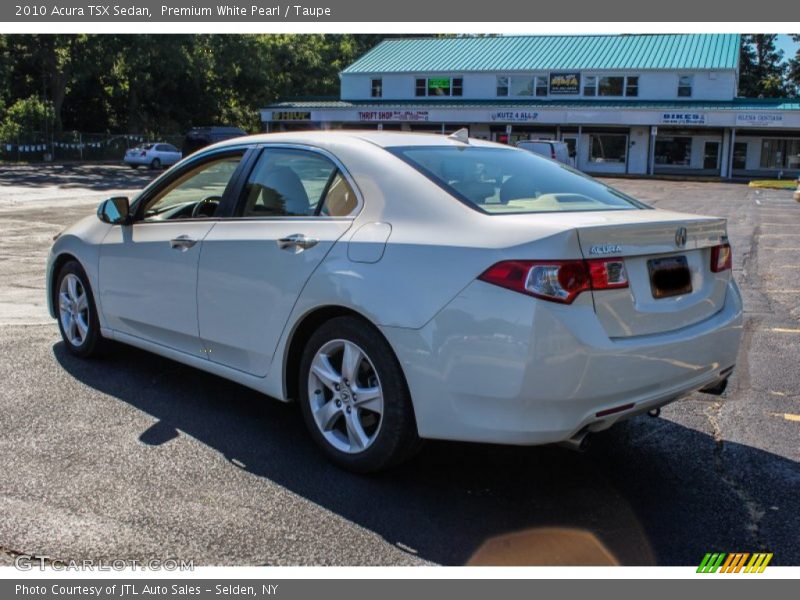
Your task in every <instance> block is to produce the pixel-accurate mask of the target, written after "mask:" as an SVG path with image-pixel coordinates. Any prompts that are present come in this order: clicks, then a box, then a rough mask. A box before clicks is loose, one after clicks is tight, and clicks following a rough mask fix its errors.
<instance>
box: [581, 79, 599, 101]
mask: <svg viewBox="0 0 800 600" xmlns="http://www.w3.org/2000/svg"><path fill="white" fill-rule="evenodd" d="M583 95H584V96H597V77H595V76H594V75H587V76H586V77H584V78H583Z"/></svg>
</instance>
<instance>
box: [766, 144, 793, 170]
mask: <svg viewBox="0 0 800 600" xmlns="http://www.w3.org/2000/svg"><path fill="white" fill-rule="evenodd" d="M761 168H762V169H789V170H792V171H794V170H798V169H800V139H765V140H764V141H762V142H761Z"/></svg>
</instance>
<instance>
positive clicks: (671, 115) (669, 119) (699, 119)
mask: <svg viewBox="0 0 800 600" xmlns="http://www.w3.org/2000/svg"><path fill="white" fill-rule="evenodd" d="M661 122H662V123H664V124H667V125H705V124H706V115H705V113H685V112H665V113H661Z"/></svg>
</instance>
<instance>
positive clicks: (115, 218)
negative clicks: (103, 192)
mask: <svg viewBox="0 0 800 600" xmlns="http://www.w3.org/2000/svg"><path fill="white" fill-rule="evenodd" d="M97 218H98V219H100V220H101V221H102V222H103V223H109V224H111V225H128V224H129V223H130V219H131V215H130V202H129V200H128V198H127V197H126V196H113V197H111V198H109V199H108V200H103V201H102V202H101V203H100V206H98V207H97Z"/></svg>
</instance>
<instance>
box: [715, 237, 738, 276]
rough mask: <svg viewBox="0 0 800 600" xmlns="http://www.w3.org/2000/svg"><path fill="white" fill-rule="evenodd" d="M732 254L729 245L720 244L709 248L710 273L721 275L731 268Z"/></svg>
mask: <svg viewBox="0 0 800 600" xmlns="http://www.w3.org/2000/svg"><path fill="white" fill-rule="evenodd" d="M732 264H733V252H732V251H731V245H730V244H721V245H719V246H714V247H713V248H711V271H712V272H713V273H721V272H722V271H727V270H728V269H730V268H731V265H732Z"/></svg>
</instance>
